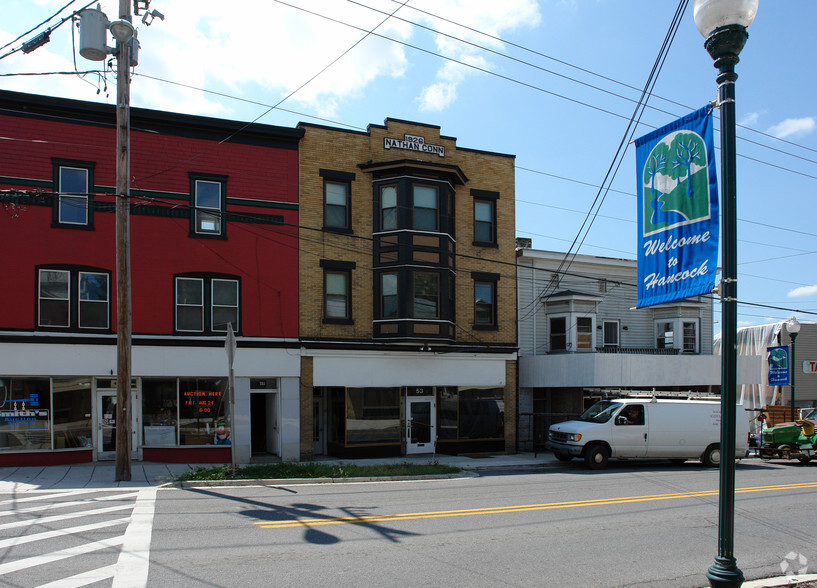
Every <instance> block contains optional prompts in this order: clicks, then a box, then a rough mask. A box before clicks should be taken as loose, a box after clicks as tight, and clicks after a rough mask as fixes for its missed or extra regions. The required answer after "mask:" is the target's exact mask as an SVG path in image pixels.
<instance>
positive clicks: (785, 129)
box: [769, 116, 817, 139]
mask: <svg viewBox="0 0 817 588" xmlns="http://www.w3.org/2000/svg"><path fill="white" fill-rule="evenodd" d="M816 126H817V120H815V118H814V117H813V116H807V117H805V118H787V119H786V120H784V121H783V122H781V123H778V124H776V125H774V126H773V127H771V128H770V129H769V134H771V135H774V136H775V137H777V138H778V139H784V138H786V137H790V136H792V135H804V134H806V133H810V132H812V131H813V130H814V128H815V127H816Z"/></svg>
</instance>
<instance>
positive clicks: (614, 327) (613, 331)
mask: <svg viewBox="0 0 817 588" xmlns="http://www.w3.org/2000/svg"><path fill="white" fill-rule="evenodd" d="M603 329H604V346H605V347H618V321H604V327H603Z"/></svg>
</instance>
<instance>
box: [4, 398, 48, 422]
mask: <svg viewBox="0 0 817 588" xmlns="http://www.w3.org/2000/svg"><path fill="white" fill-rule="evenodd" d="M5 404H9V405H10V406H8V407H5V408H7V410H0V419H2V421H3V423H2V424H4V425H22V426H23V428H24V429H32V430H37V429H48V409H44V408H37V407H38V406H39V404H40V399H39V394H32V395H31V396H30V397H28V398H25V399H17V400H14V401H9V402H8V403H5V402H4V403H0V406H2V405H5ZM26 404H28V406H26ZM8 409H10V410H8ZM43 420H45V421H46V422H45V423H42V422H41V421H43Z"/></svg>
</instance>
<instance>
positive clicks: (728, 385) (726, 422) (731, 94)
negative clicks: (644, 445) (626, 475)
mask: <svg viewBox="0 0 817 588" xmlns="http://www.w3.org/2000/svg"><path fill="white" fill-rule="evenodd" d="M757 5H758V0H695V4H694V16H695V25H696V26H697V27H698V30H699V31H700V32H701V35H703V37H704V38H705V39H706V41H705V42H704V47H705V48H706V50H707V52H708V53H709V55H710V56H712V59H714V60H715V67H716V68H717V70H718V77H717V82H718V101H719V103H720V109H721V210H722V215H723V216H722V226H723V235H722V244H723V245H722V247H723V250H722V255H721V257H722V259H721V263H722V266H723V271H722V279H723V288H722V291H721V296H722V298H721V308H722V311H721V315H722V317H721V318H722V322H721V325H722V333H721V341H722V342H723V344H722V347H721V349H722V353H721V465H720V494H719V499H718V500H719V516H718V556H717V557H716V558H715V563H714V564H713V565H712V566H711V567H710V568H709V570H708V571H707V574H706V577H707V578H708V579H709V582H710V584H711V585H712V586H716V587H719V586H740V585H741V584H742V583H743V573H742V572H741V571H740V569H738V567H737V560H735V557H734V554H733V551H734V543H735V418H736V411H735V405H736V402H737V398H736V394H737V390H736V389H737V350H736V348H735V345H736V342H737V235H736V227H737V206H736V203H737V198H736V192H737V190H736V182H735V167H736V166H735V80H737V79H738V76H737V74H736V73H735V65H737V63H738V61H740V59H739V58H738V55H739V54H740V51H741V49H743V46H744V45H745V44H746V40H747V39H748V38H749V34H748V33H747V32H746V29H747V28H748V27H749V25H750V24H752V21H753V20H754V18H755V14H756V13H757Z"/></svg>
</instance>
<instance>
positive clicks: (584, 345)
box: [576, 316, 593, 349]
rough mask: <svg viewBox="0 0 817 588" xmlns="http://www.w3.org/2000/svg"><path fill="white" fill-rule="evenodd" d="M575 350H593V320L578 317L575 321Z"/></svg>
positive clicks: (586, 317)
mask: <svg viewBox="0 0 817 588" xmlns="http://www.w3.org/2000/svg"><path fill="white" fill-rule="evenodd" d="M576 349H593V318H592V317H589V316H580V317H578V318H577V319H576Z"/></svg>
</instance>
